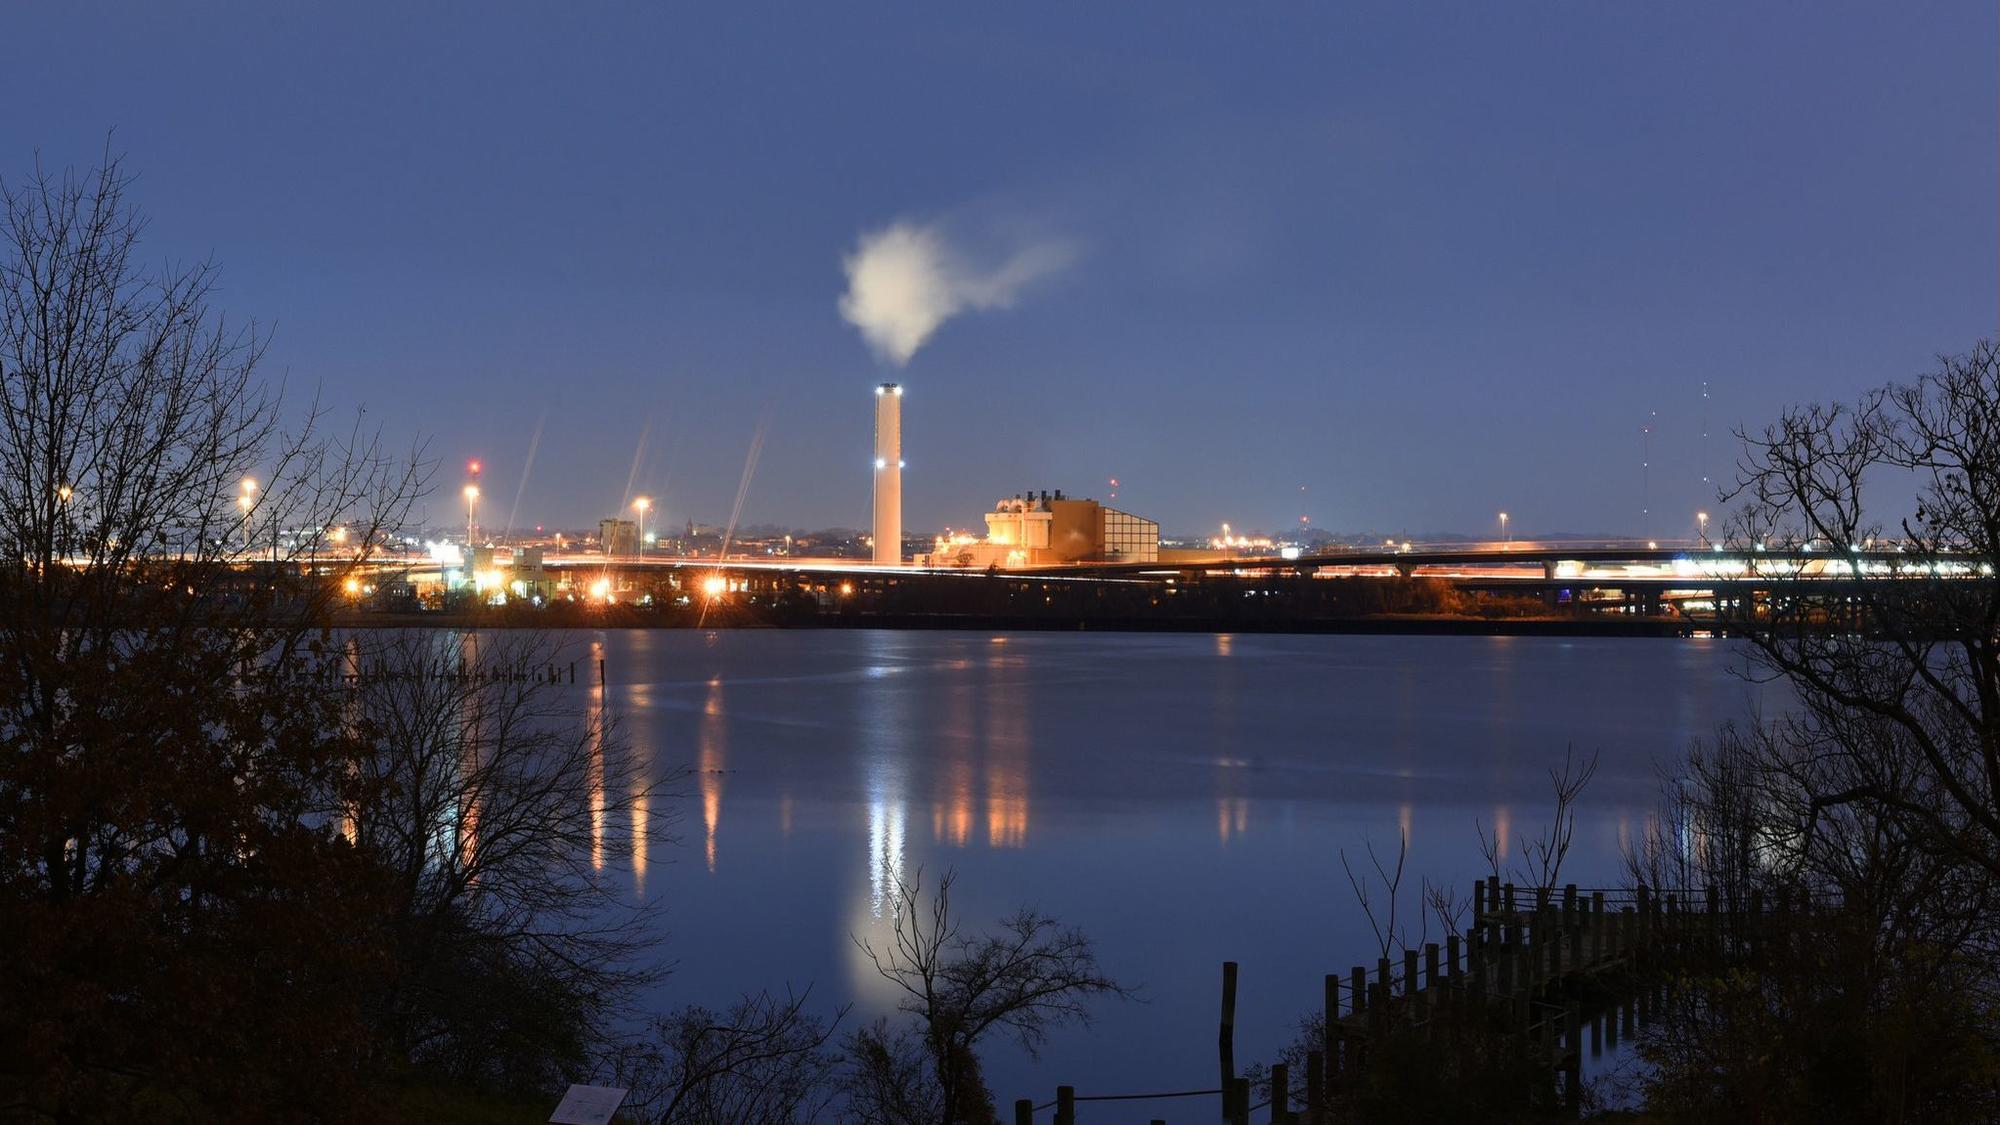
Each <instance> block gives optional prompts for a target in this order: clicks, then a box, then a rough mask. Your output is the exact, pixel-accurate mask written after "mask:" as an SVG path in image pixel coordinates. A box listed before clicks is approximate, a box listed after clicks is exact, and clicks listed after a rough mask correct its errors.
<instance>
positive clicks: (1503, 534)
mask: <svg viewBox="0 0 2000 1125" xmlns="http://www.w3.org/2000/svg"><path fill="white" fill-rule="evenodd" d="M1500 542H1502V543H1511V542H1513V540H1511V539H1509V538H1507V513H1505V512H1501V513H1500Z"/></svg>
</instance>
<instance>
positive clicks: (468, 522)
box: [465, 484, 479, 550]
mask: <svg viewBox="0 0 2000 1125" xmlns="http://www.w3.org/2000/svg"><path fill="white" fill-rule="evenodd" d="M478 514H479V486H478V485H476V484H468V485H466V486H465V547H466V549H467V550H471V549H472V540H473V535H474V529H475V528H476V527H477V526H478V524H477V523H476V522H475V520H476V517H477V516H478Z"/></svg>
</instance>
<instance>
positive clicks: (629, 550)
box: [597, 519, 639, 555]
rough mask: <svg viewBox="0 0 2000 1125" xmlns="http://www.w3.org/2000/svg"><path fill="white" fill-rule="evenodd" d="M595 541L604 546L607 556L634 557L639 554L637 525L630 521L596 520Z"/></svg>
mask: <svg viewBox="0 0 2000 1125" xmlns="http://www.w3.org/2000/svg"><path fill="white" fill-rule="evenodd" d="M597 541H598V542H599V543H602V544H603V545H604V553H605V554H607V555H636V554H638V553H639V525H638V524H636V523H633V522H632V521H631V520H619V519H610V520H598V521H597Z"/></svg>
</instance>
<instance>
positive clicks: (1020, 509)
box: [924, 489, 1160, 570]
mask: <svg viewBox="0 0 2000 1125" xmlns="http://www.w3.org/2000/svg"><path fill="white" fill-rule="evenodd" d="M1159 558H1160V525H1159V524H1157V523H1155V522H1153V521H1152V520H1149V519H1144V518H1142V517H1140V516H1135V515H1133V514H1132V513H1130V512H1121V511H1119V510H1118V509H1117V508H1112V507H1108V506H1106V505H1104V504H1100V503H1098V502H1097V501H1095V500H1077V499H1074V498H1071V497H1066V496H1064V495H1063V494H1062V490H1061V489H1057V490H1056V492H1055V494H1054V495H1050V494H1049V493H1047V492H1042V493H1039V494H1037V493H1033V492H1029V493H1025V494H1021V495H1016V496H1014V497H1012V498H1010V499H1006V500H1002V501H1000V502H999V503H998V504H995V505H994V506H993V510H992V511H990V512H988V513H986V538H985V539H978V538H975V537H974V536H971V535H957V536H950V537H945V538H940V539H939V540H938V542H937V546H936V549H935V550H934V551H933V552H932V553H931V554H930V555H929V556H928V558H926V559H925V560H924V561H925V562H927V563H928V564H929V565H931V566H948V567H969V568H975V569H980V570H984V569H986V568H988V567H999V568H1001V569H1007V568H1010V567H1022V566H1052V565H1058V564H1062V563H1084V562H1158V561H1159Z"/></svg>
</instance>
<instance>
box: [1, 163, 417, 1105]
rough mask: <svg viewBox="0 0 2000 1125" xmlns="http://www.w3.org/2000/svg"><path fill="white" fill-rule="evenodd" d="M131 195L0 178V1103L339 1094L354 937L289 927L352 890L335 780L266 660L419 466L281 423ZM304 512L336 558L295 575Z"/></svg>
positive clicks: (315, 715) (283, 646) (98, 172)
mask: <svg viewBox="0 0 2000 1125" xmlns="http://www.w3.org/2000/svg"><path fill="white" fill-rule="evenodd" d="M130 182H131V177H130V176H129V175H128V174H126V173H125V172H124V171H123V169H122V168H121V166H120V165H119V162H118V161H117V160H116V159H114V158H110V157H107V158H106V159H105V160H104V162H103V163H102V164H101V165H100V166H98V167H97V168H94V169H92V170H90V171H88V172H85V173H81V174H78V173H68V172H65V173H60V174H57V173H51V172H46V171H43V170H41V169H39V168H38V169H36V170H35V171H34V172H33V173H32V174H31V175H30V176H28V177H27V178H26V179H25V180H21V181H6V182H4V183H0V556H4V557H0V895H4V898H0V916H4V917H6V918H7V920H8V921H7V924H6V925H4V926H0V965H5V966H7V970H6V972H5V973H4V974H0V987H4V988H5V992H4V994H0V1060H6V1061H4V1062H0V1070H5V1071H8V1072H9V1073H16V1074H17V1075H18V1081H7V1080H0V1089H6V1090H9V1091H25V1094H24V1096H23V1098H24V1104H25V1105H27V1106H29V1107H31V1108H32V1109H33V1111H34V1112H37V1113H45V1114H49V1115H52V1116H56V1117H64V1116H93V1115H95V1116H121V1115H125V1116H131V1115H140V1116H143V1113H142V1112H140V1111H135V1110H133V1109H132V1108H131V1106H132V1104H133V1103H132V1102H131V1101H121V1099H134V1100H136V1101H137V1102H138V1104H144V1099H146V1098H147V1097H159V1096H161V1093H160V1092H161V1090H163V1089H164V1090H167V1091H171V1095H172V1096H174V1097H177V1098H182V1099H186V1100H187V1101H188V1102H189V1104H192V1105H197V1106H199V1105H202V1104H207V1103H205V1102H204V1099H205V1098H218V1099H219V1098H232V1099H237V1101H238V1104H244V1103H243V1101H242V1100H243V1099H248V1100H249V1104H280V1103H282V1101H283V1099H284V1091H285V1090H286V1089H287V1088H304V1087H312V1086H317V1087H318V1088H319V1089H320V1090H321V1091H323V1092H325V1093H326V1094H327V1095H329V1096H333V1097H338V1096H340V1091H341V1089H342V1084H343V1083H344V1082H347V1081H349V1080H351V1079H352V1077H353V1075H354V1073H355V1071H354V1065H355V1060H356V1059H357V1058H359V1057H360V1056H361V1055H363V1054H365V1052H366V1047H365V1046H364V1044H365V1041H366V1039H367V1035H366V1032H365V1031H364V1030H363V1027H364V1024H365V1021H363V1020H362V1019H361V1017H360V1013H359V1010H358V1007H357V1005H356V1001H355V995H356V993H357V992H358V991H365V989H357V988H356V987H355V983H356V981H357V980H359V979H362V978H363V977H365V975H366V974H367V973H369V972H371V971H372V969H371V965H373V964H374V962H373V961H372V957H373V951H372V948H371V946H370V938H371V936H372V935H371V933H370V932H369V931H368V928H367V927H366V926H362V927H360V931H361V932H358V933H351V934H338V933H335V932H332V931H331V930H330V929H329V927H327V926H324V925H320V926H307V925H303V924H300V923H299V919H300V918H301V917H302V916H311V915H318V916H322V917H342V916H346V915H348V914H350V913H354V914H357V915H359V916H361V917H367V916H368V912H369V911H371V910H373V909H374V904H375V901H376V899H375V895H376V892H377V889H378V888H377V887H376V886H375V885H374V884H373V883H372V882H371V880H370V879H369V878H368V877H367V868H368V865H367V863H366V861H365V860H363V859H362V858H361V857H360V856H358V855H357V854H356V853H355V851H354V849H353V848H352V847H351V846H350V845H348V844H347V843H345V842H342V841H338V840H336V839H334V837H333V834H332V833H331V832H330V830H329V826H328V825H327V824H326V822H325V821H324V820H320V819H316V818H315V816H314V815H313V811H314V810H316V809H319V808H322V807H324V806H325V805H326V804H327V803H328V798H327V793H328V791H329V790H332V789H337V788H339V787H341V786H344V785H346V784H348V782H349V779H350V773H349V770H348V763H349V760H350V759H349V752H350V750H351V744H350V743H349V742H348V740H347V739H346V738H345V736H344V735H342V734H341V729H342V728H341V723H340V721H339V709H340V706H341V704H340V701H339V699H338V698H337V697H336V696H335V695H334V694H333V693H330V692H326V691H320V690H316V689H313V688H311V687H307V686H302V685H300V684H298V683H297V682H295V679H294V677H292V676H291V675H290V673H289V670H290V669H291V668H293V667H294V666H295V665H296V663H297V661H298V660H299V659H300V658H301V657H302V656H303V655H304V654H306V653H307V652H308V651H309V650H310V649H311V647H312V646H314V645H316V644H322V643H323V634H322V628H323V626H324V624H325V622H326V620H327V617H326V612H325V611H326V609H327V608H328V605H329V601H330V599H331V597H332V596H333V590H334V589H335V588H337V584H338V581H339V578H340V574H339V571H340V570H342V569H344V568H348V567H353V566H357V565H361V563H362V562H363V560H364V559H365V557H366V554H367V550H368V549H369V548H370V547H371V546H372V545H374V544H377V543H379V542H380V541H381V539H382V537H383V535H384V534H385V533H386V532H387V530H388V529H390V528H393V527H395V526H397V525H398V524H399V522H400V521H401V519H402V518H403V516H404V515H405V513H406V512H407V510H408V507H409V504H410V502H411V500H412V498H413V497H414V496H416V495H417V494H418V492H419V491H420V490H421V487H422V485H423V481H424V476H425V468H424V466H423V465H422V463H421V456H420V451H413V452H412V456H411V457H410V458H408V459H396V458H391V457H389V456H388V455H387V454H386V453H385V451H384V449H383V447H382V445H381V443H380V442H379V440H378V439H377V438H376V436H375V435H372V434H369V433H367V432H365V431H362V430H360V429H359V428H355V429H352V430H349V431H348V432H346V433H344V434H338V435H328V434H326V433H325V432H324V429H325V421H326V420H325V417H324V413H323V412H322V411H321V410H320V408H319V407H318V406H317V405H309V406H308V407H307V408H306V409H305V410H304V411H302V412H297V413H294V412H290V411H288V410H286V409H285V408H284V406H283V403H282V401H281V398H280V396H279V395H278V394H277V393H276V392H275V391H273V390H269V389H267V388H266V386H265V384H264V383H263V382H262V381H261V380H260V379H259V377H258V375H257V367H258V363H259V360H260V359H261V356H262V353H263V348H264V343H265V339H264V337H263V336H262V335H261V334H260V333H259V332H258V331H257V330H256V329H255V328H254V327H252V326H242V327H238V326H237V325H236V324H235V323H234V322H232V321H231V320H229V319H228V318H226V317H225V316H223V314H222V313H220V312H219V311H217V310H216V309H215V308H214V307H213V306H212V304H211V297H212V295H213V292H214V286H215V276H216V275H215V270H214V267H213V266H212V265H209V264H206V263H203V264H200V265H196V266H192V267H181V266H173V265H168V266H164V267H151V266H149V265H147V264H145V263H144V262H143V261H142V259H141V257H140V254H139V246H140V237H141V234H142V233H143V230H144V222H143V220H142V219H141V218H140V216H139V215H138V213H137V212H136V211H135V210H134V209H133V208H132V207H131V206H130V205H129V204H128V203H127V201H126V191H127V188H128V187H129V185H130ZM250 478H254V479H255V480H256V482H257V488H256V489H255V491H254V492H253V491H252V490H250V489H249V487H248V486H247V485H245V484H244V483H243V482H244V481H245V480H246V479H250ZM333 526H344V527H348V528H350V529H351V530H353V531H356V532H358V534H356V535H354V536H353V541H354V542H356V543H358V544H361V545H362V546H363V550H361V551H359V552H343V553H342V556H341V558H339V559H333V558H331V557H329V558H328V559H327V561H326V562H324V563H323V564H321V563H318V562H316V561H315V559H314V555H315V554H317V553H319V552H318V551H317V545H318V544H320V542H321V540H322V539H323V538H324V536H325V535H326V532H327V529H328V528H330V527H333ZM253 557H254V558H255V559H257V560H259V565H256V566H254V567H253V566H251V565H250V562H251V560H252V558H253ZM280 992H282V993H283V994H284V995H285V998H286V1002H285V1004H282V1005H281V1004H279V1003H276V1002H275V999H274V998H275V997H276V996H277V995H278V994H279V993H280ZM315 1007H317V1008H318V1010H319V1011H320V1012H321V1013H322V1018H323V1020H324V1027H323V1028H322V1030H321V1033H320V1034H319V1035H318V1036H316V1037H315V1036H311V1035H307V1034H305V1033H304V1029H303V1028H302V1027H298V1026H295V1025H293V1024H292V1023H291V1022H290V1021H291V1020H292V1019H293V1018H294V1017H293V1016H292V1015H291V1014H290V1012H295V1011H297V1010H298V1009H300V1008H306V1009H312V1008H315ZM350 1017H352V1018H350ZM195 1043H202V1044H205V1048H204V1049H205V1050H207V1051H209V1052H211V1054H210V1055H209V1056H208V1057H209V1058H214V1057H234V1058H239V1059H242V1060H245V1061H246V1063H248V1062H249V1060H259V1062H260V1066H259V1067H258V1074H257V1078H256V1080H253V1081H244V1082H237V1081H235V1080H233V1079H229V1078H225V1077H223V1076H222V1075H220V1074H219V1073H217V1068H215V1067H214V1066H213V1065H211V1064H209V1063H207V1062H205V1061H204V1059H203V1057H202V1056H201V1055H200V1053H199V1052H197V1051H195V1050H193V1049H192V1047H191V1046H190V1045H191V1044H195ZM16 1067H18V1068H20V1069H19V1070H18V1071H16V1070H15V1068H16ZM225 1087H229V1088H227V1089H225ZM0 1108H4V1107H0ZM190 1112H196V1111H194V1110H190Z"/></svg>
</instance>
